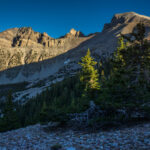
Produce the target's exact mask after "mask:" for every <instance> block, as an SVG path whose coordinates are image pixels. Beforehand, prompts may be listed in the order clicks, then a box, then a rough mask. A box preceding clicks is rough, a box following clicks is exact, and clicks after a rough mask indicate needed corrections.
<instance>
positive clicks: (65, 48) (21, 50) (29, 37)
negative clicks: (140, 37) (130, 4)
mask: <svg viewBox="0 0 150 150" xmlns="http://www.w3.org/2000/svg"><path fill="white" fill-rule="evenodd" d="M139 22H143V23H144V24H145V27H146V38H147V39H150V17H146V16H142V15H139V14H137V13H134V12H129V13H122V14H116V15H114V17H113V18H112V20H111V22H110V23H107V24H105V25H104V28H103V31H102V32H98V33H95V34H91V35H89V36H84V34H83V33H82V32H80V31H76V30H75V29H71V30H70V32H69V33H67V34H66V35H64V36H62V37H60V38H58V39H54V38H52V37H50V36H49V35H48V34H47V33H39V32H35V31H33V29H32V28H30V27H23V28H13V29H9V30H6V31H4V32H1V33H0V71H1V72H0V84H6V83H15V82H22V81H29V80H30V81H33V80H36V79H43V78H45V77H48V76H49V75H57V74H58V72H60V70H61V71H62V70H63V69H64V67H65V66H66V65H69V64H71V67H72V68H75V67H76V66H77V62H78V61H79V59H80V58H81V57H82V56H83V55H85V53H86V51H87V49H88V48H90V49H91V52H92V54H93V56H98V58H100V57H102V56H103V57H106V56H107V55H109V54H110V53H112V52H113V51H114V49H115V48H116V46H117V38H118V37H119V35H120V33H123V34H128V33H131V32H132V31H133V30H134V28H135V26H136V24H137V23H139ZM66 62H67V63H66ZM71 67H70V72H71V69H72V68H71Z"/></svg>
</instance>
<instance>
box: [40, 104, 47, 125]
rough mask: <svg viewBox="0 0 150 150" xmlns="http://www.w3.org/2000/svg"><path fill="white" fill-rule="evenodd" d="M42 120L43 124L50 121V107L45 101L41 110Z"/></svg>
mask: <svg viewBox="0 0 150 150" xmlns="http://www.w3.org/2000/svg"><path fill="white" fill-rule="evenodd" d="M40 122H41V124H44V123H46V122H48V107H47V105H46V102H45V101H44V102H43V106H42V109H41V112H40Z"/></svg>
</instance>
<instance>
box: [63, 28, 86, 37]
mask: <svg viewBox="0 0 150 150" xmlns="http://www.w3.org/2000/svg"><path fill="white" fill-rule="evenodd" d="M65 37H66V38H72V37H84V34H83V33H82V32H81V31H76V30H75V29H74V28H72V29H71V30H70V32H69V33H67V34H66V35H65Z"/></svg>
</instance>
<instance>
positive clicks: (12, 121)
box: [3, 92, 20, 130]
mask: <svg viewBox="0 0 150 150" xmlns="http://www.w3.org/2000/svg"><path fill="white" fill-rule="evenodd" d="M3 121H4V125H5V129H4V130H12V129H16V128H18V127H19V126H20V123H19V119H18V116H17V112H16V110H15V108H14V104H13V102H12V94H11V92H9V94H8V98H7V100H6V105H5V109H4V116H3Z"/></svg>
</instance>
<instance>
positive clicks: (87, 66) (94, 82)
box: [79, 49, 100, 97]
mask: <svg viewBox="0 0 150 150" xmlns="http://www.w3.org/2000/svg"><path fill="white" fill-rule="evenodd" d="M79 64H80V65H81V67H82V70H81V73H80V81H81V83H82V85H83V87H84V91H85V92H86V94H87V95H88V96H90V97H93V96H94V91H97V90H99V89H100V83H99V81H98V80H99V74H98V70H97V69H95V65H96V64H97V62H96V61H94V59H93V58H92V57H91V53H90V50H89V49H88V51H87V54H86V55H85V56H84V57H82V58H81V62H80V63H79Z"/></svg>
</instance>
